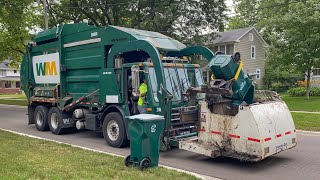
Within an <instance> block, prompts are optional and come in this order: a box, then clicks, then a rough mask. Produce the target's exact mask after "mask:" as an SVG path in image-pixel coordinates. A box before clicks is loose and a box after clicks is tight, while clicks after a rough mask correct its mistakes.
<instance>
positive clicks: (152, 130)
mask: <svg viewBox="0 0 320 180" xmlns="http://www.w3.org/2000/svg"><path fill="white" fill-rule="evenodd" d="M156 131H157V125H155V124H154V125H152V126H151V132H153V133H154V132H156Z"/></svg>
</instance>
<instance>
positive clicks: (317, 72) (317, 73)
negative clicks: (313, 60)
mask: <svg viewBox="0 0 320 180" xmlns="http://www.w3.org/2000/svg"><path fill="white" fill-rule="evenodd" d="M312 75H313V76H320V68H316V69H313V70H312Z"/></svg>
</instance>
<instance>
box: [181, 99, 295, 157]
mask: <svg viewBox="0 0 320 180" xmlns="http://www.w3.org/2000/svg"><path fill="white" fill-rule="evenodd" d="M199 104H200V105H199V106H200V108H199V110H200V112H199V114H200V115H199V116H200V122H199V123H200V126H199V133H198V137H196V138H192V139H185V140H182V141H180V142H179V148H180V149H184V150H187V151H192V152H195V153H198V154H203V155H206V156H209V157H212V158H214V157H218V156H226V157H232V158H237V159H240V160H244V161H255V162H256V161H261V160H263V159H265V158H266V157H268V156H271V155H274V154H277V153H279V152H281V151H284V150H287V149H290V148H293V147H295V146H296V145H297V137H296V129H295V126H294V123H293V119H292V117H291V114H290V111H289V109H288V107H287V106H286V104H285V103H284V102H283V101H282V100H281V99H280V98H275V100H268V101H264V102H256V103H253V104H250V105H240V106H236V107H232V106H230V103H228V102H226V101H222V102H219V103H216V104H215V105H213V106H214V107H211V108H212V109H210V106H208V103H207V102H206V101H201V102H200V103H199Z"/></svg>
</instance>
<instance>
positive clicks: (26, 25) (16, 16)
mask: <svg viewBox="0 0 320 180" xmlns="http://www.w3.org/2000/svg"><path fill="white" fill-rule="evenodd" d="M35 12H39V11H38V7H37V6H35V5H34V4H33V0H2V1H0V49H1V51H0V61H3V60H4V59H7V58H11V59H13V60H14V62H19V61H20V60H21V56H22V54H23V53H24V52H25V44H26V43H27V42H28V41H30V39H31V37H30V30H31V29H32V28H33V27H35V26H37V25H38V24H39V22H40V15H39V14H38V15H37V14H36V13H35Z"/></svg>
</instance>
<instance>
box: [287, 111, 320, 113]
mask: <svg viewBox="0 0 320 180" xmlns="http://www.w3.org/2000/svg"><path fill="white" fill-rule="evenodd" d="M290 112H294V113H307V114H320V112H311V111H290Z"/></svg>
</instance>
